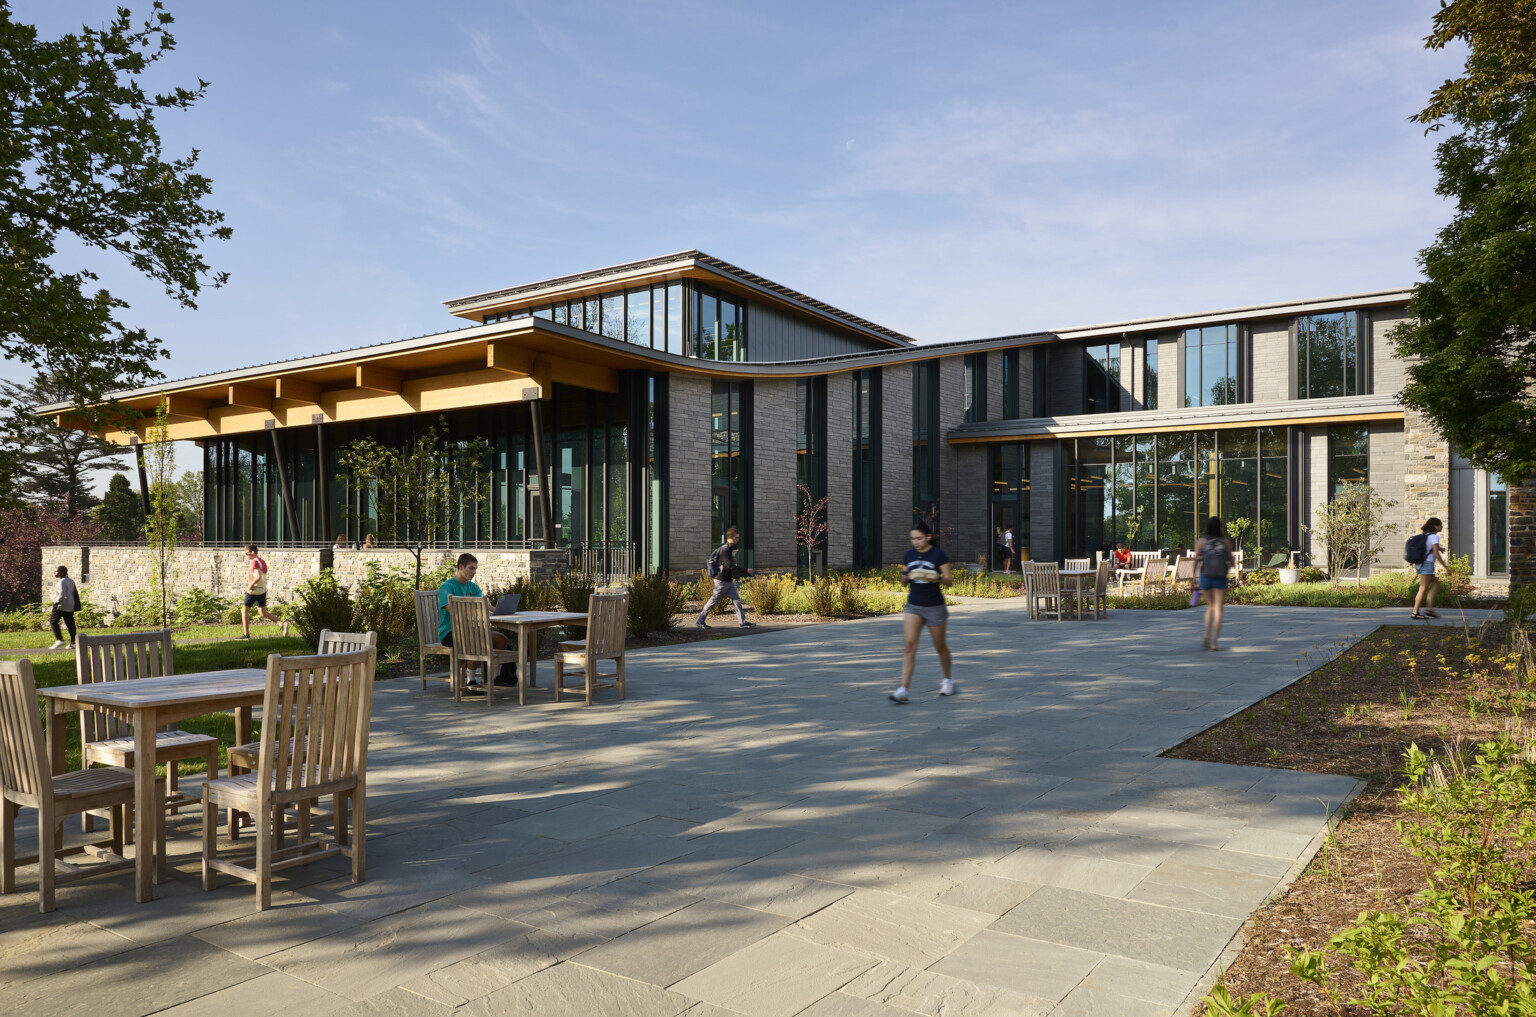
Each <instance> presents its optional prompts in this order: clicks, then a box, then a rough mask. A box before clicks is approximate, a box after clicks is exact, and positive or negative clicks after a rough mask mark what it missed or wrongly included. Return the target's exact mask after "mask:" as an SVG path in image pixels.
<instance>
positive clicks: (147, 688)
mask: <svg viewBox="0 0 1536 1017" xmlns="http://www.w3.org/2000/svg"><path fill="white" fill-rule="evenodd" d="M266 690H267V672H266V669H265V668H257V667H248V668H236V669H233V670H229V671H202V672H197V673H194V674H178V675H169V676H167V677H164V678H137V679H134V680H133V681H127V682H92V683H89V684H86V685H55V686H53V687H52V688H46V689H38V690H37V691H38V694H39V695H41V696H42V697H43V698H44V700H45V701H46V702H47V707H48V754H49V757H50V762H51V765H52V766H53V772H54V773H63V772H64V740H65V724H66V718H67V717H68V715H69V714H71V713H74V712H76V711H79V710H105V711H107V712H109V713H115V714H117V715H119V716H121V717H123V718H125V719H127V720H128V721H129V722H130V723H131V724H132V725H133V788H134V794H133V839H134V845H135V848H134V877H135V879H134V897H135V899H137V900H138V901H139V902H140V903H143V902H144V901H147V900H152V899H153V898H154V883H155V882H157V880H158V878H161V877H162V874H163V873H164V871H165V865H164V862H165V860H164V859H163V858H162V859H156V858H155V856H154V855H155V851H154V844H155V828H154V825H153V824H154V821H155V819H156V817H157V815H158V811H157V810H160V809H163V808H164V807H165V806H164V802H163V801H162V799H161V798H160V796H159V795H158V794H157V793H156V789H155V732H156V731H157V730H158V729H159V728H160V727H162V726H163V725H166V724H174V723H175V722H176V721H178V720H186V719H187V718H188V717H200V716H202V715H203V714H205V713H216V712H218V711H220V710H234V711H235V742H236V744H239V745H245V744H247V743H249V742H250V741H251V740H252V737H251V711H252V709H254V708H255V707H257V706H260V705H261V701H262V697H263V696H264V695H265V694H266ZM171 765H173V766H174V765H175V764H174V763H173V764H171Z"/></svg>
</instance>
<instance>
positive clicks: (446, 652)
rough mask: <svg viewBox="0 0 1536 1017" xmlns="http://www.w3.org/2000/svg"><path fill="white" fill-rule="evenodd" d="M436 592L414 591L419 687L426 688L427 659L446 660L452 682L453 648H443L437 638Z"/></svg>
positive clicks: (449, 678) (449, 679)
mask: <svg viewBox="0 0 1536 1017" xmlns="http://www.w3.org/2000/svg"><path fill="white" fill-rule="evenodd" d="M437 612H438V606H437V591H436V590H417V591H416V660H417V665H418V673H419V674H420V677H421V687H422V688H423V689H425V688H426V687H427V658H428V657H432V656H441V657H447V658H448V681H449V682H452V681H453V648H452V647H449V646H444V645H443V644H442V643H441V642H439V641H438V637H437V618H438V615H437Z"/></svg>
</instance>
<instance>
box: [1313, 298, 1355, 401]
mask: <svg viewBox="0 0 1536 1017" xmlns="http://www.w3.org/2000/svg"><path fill="white" fill-rule="evenodd" d="M1358 317H1359V316H1358V315H1357V314H1356V313H1355V312H1354V311H1341V312H1339V313H1338V314H1310V315H1306V316H1305V317H1301V318H1298V319H1296V398H1298V399H1329V398H1335V397H1338V396H1352V395H1361V394H1364V390H1365V387H1364V385H1362V384H1361V363H1362V362H1361V359H1360V335H1359V328H1358V325H1357V321H1358Z"/></svg>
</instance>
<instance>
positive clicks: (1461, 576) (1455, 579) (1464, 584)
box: [1441, 554, 1472, 597]
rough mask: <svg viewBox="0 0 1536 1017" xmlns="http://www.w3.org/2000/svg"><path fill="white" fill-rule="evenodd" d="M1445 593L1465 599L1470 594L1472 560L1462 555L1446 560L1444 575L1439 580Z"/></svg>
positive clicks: (1452, 556) (1455, 555)
mask: <svg viewBox="0 0 1536 1017" xmlns="http://www.w3.org/2000/svg"><path fill="white" fill-rule="evenodd" d="M1441 583H1442V585H1443V586H1444V587H1445V592H1447V593H1450V594H1451V595H1453V596H1457V597H1465V596H1467V595H1468V594H1470V593H1471V592H1472V560H1471V559H1470V558H1468V557H1467V556H1466V555H1464V554H1453V555H1450V556H1449V557H1447V558H1446V569H1445V575H1444V576H1443V577H1442V579H1441Z"/></svg>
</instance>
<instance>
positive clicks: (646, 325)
mask: <svg viewBox="0 0 1536 1017" xmlns="http://www.w3.org/2000/svg"><path fill="white" fill-rule="evenodd" d="M626 313H627V314H628V318H627V321H626V324H625V329H624V341H625V342H630V343H634V344H635V345H636V346H649V345H650V344H651V291H650V290H631V291H630V293H629V304H628V308H627V311H626Z"/></svg>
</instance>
